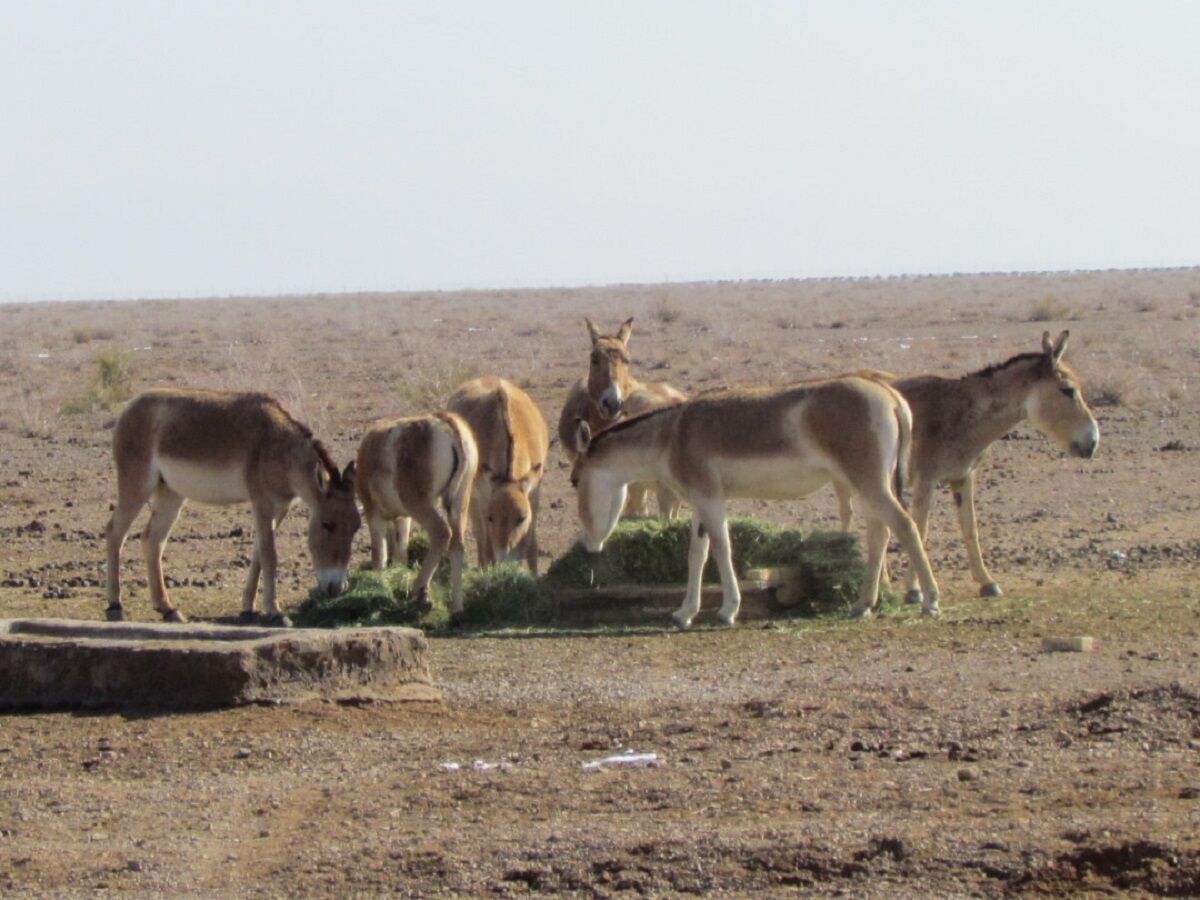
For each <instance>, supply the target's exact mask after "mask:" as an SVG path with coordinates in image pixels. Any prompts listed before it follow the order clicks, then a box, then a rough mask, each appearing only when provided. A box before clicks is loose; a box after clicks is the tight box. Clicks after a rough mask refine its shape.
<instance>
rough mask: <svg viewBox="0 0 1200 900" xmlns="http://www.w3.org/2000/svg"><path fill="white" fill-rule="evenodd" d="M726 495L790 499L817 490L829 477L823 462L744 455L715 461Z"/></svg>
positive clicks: (757, 498) (759, 498)
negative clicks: (812, 462) (813, 462)
mask: <svg viewBox="0 0 1200 900" xmlns="http://www.w3.org/2000/svg"><path fill="white" fill-rule="evenodd" d="M717 471H718V474H719V476H720V478H721V486H722V489H723V492H724V494H725V496H726V497H744V498H749V499H755V500H794V499H796V498H798V497H806V496H808V495H809V494H811V493H813V492H814V491H817V490H819V489H820V488H822V487H823V486H825V485H826V484H828V483H829V482H830V480H831V476H830V473H829V471H828V470H827V469H826V468H825V467H824V466H816V465H811V464H805V463H804V462H803V461H801V460H798V459H796V458H795V457H790V458H787V457H785V458H779V459H765V458H762V457H747V458H742V459H731V460H722V461H721V462H720V463H718V465H717Z"/></svg>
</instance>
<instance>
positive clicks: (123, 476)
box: [104, 460, 158, 622]
mask: <svg viewBox="0 0 1200 900" xmlns="http://www.w3.org/2000/svg"><path fill="white" fill-rule="evenodd" d="M140 463H141V461H140V460H139V461H136V462H134V463H130V464H127V465H125V466H122V465H120V464H119V463H118V466H117V506H116V509H114V510H113V514H112V517H111V518H110V519H109V520H108V525H106V526H105V528H104V537H105V544H106V549H107V562H106V571H105V576H106V577H105V596H106V598H107V600H108V608H107V609H106V610H105V611H104V614H105V617H106V618H107V619H108V620H109V621H110V622H120V621H122V620H123V619H124V618H125V609H124V607H122V606H121V548H122V547H124V546H125V536H126V535H127V534H128V533H129V528H130V526H131V525H133V520H134V519H136V518H137V516H138V513H140V512H141V511H142V507H143V506H145V505H146V502H147V501H148V500H149V499H150V495H151V494H152V493H153V492H154V485H155V482H156V481H157V480H158V476H157V475H156V474H155V473H153V472H150V471H148V467H147V468H146V469H143V471H137V469H139V468H142V466H141V465H140Z"/></svg>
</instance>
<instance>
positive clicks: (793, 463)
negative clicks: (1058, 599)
mask: <svg viewBox="0 0 1200 900" xmlns="http://www.w3.org/2000/svg"><path fill="white" fill-rule="evenodd" d="M587 328H588V333H589V336H590V339H591V356H590V362H589V367H588V374H587V376H586V378H582V379H580V381H579V382H578V383H577V384H575V385H574V386H573V387H572V388H571V391H570V393H569V395H568V397H567V400H566V403H565V405H564V407H563V411H562V415H561V417H560V420H559V425H558V437H559V440H560V442H561V444H562V447H563V450H564V452H565V453H566V455H567V456H568V458H569V459H570V461H571V464H572V469H571V484H572V486H573V487H574V488H575V491H576V496H577V501H578V513H579V520H580V524H581V526H582V540H583V542H584V544H585V545H586V546H587V548H588V550H590V551H592V552H596V553H599V552H601V551H602V549H603V547H604V542H605V541H606V540H607V539H608V537H609V535H610V534H611V533H612V531H613V529H614V528H615V527H616V524H617V522H618V520H619V519H620V517H621V516H622V515H631V514H632V515H646V514H647V511H648V510H647V498H648V496H649V494H650V493H651V492H653V493H654V494H655V495H656V497H657V501H658V511H659V514H660V515H665V516H674V515H676V514H677V513H678V511H679V509H680V506H681V504H682V503H687V504H688V505H689V506H690V507H691V509H692V524H691V544H690V549H689V552H688V585H687V592H686V595H685V598H684V601H683V604H682V605H681V606H680V608H679V609H678V610H677V611H676V612H675V613H674V618H675V621H676V623H677V624H678V625H679V626H680V627H682V628H686V627H688V626H689V625H690V624H691V622H692V619H693V618H694V617H695V615H696V614H697V612H698V611H699V609H700V586H701V578H702V573H703V570H704V565H705V562H706V561H707V559H708V555H709V553H710V551H711V552H712V554H713V556H714V557H715V558H716V561H717V567H718V570H719V573H720V577H721V585H722V589H723V602H722V604H721V608H720V611H719V613H718V615H719V617H720V619H721V620H722V621H723V622H724V623H726V624H729V625H732V624H734V622H735V621H736V619H737V614H738V607H739V604H740V600H741V598H740V594H739V590H738V582H737V578H736V576H735V572H734V568H733V560H732V557H731V548H730V539H729V527H728V519H727V513H726V501H727V500H728V499H731V498H737V497H743V498H761V499H792V498H798V497H803V496H805V495H807V494H810V493H812V492H813V491H816V490H818V489H819V488H821V487H822V486H823V485H825V484H832V485H833V487H834V490H835V491H836V493H837V497H838V501H839V507H840V511H841V519H842V524H843V527H845V528H849V526H850V521H851V516H852V508H853V507H852V500H854V499H857V501H858V503H859V508H860V511H861V512H862V514H863V516H864V517H865V519H866V523H867V543H866V549H867V577H866V578H865V579H864V583H863V588H862V593H861V595H860V596H859V599H858V602H857V604H856V605H855V607H854V614H855V615H859V616H869V615H871V613H872V611H873V610H874V608H875V606H876V604H877V602H878V596H879V583H880V580H881V578H882V577H884V576H885V574H886V573H885V567H884V554H885V550H886V548H887V542H888V538H889V536H890V535H891V534H895V535H896V538H897V540H898V541H899V543H900V546H901V548H902V549H903V550H904V552H905V554H906V556H907V557H908V559H909V563H910V564H909V567H908V581H907V585H906V587H907V589H908V593H907V599H908V600H909V601H910V602H914V603H921V604H922V610H923V612H924V613H925V614H927V615H937V613H938V587H937V582H936V580H935V579H934V576H933V572H932V571H931V569H930V566H929V560H928V558H927V557H926V555H925V549H924V543H923V542H924V539H925V534H926V527H927V524H928V520H929V509H930V505H931V503H932V500H933V491H934V488H935V487H936V486H937V485H938V484H940V483H943V482H944V483H947V484H948V485H949V486H950V488H951V491H952V493H953V496H954V501H955V504H956V506H957V508H958V519H959V525H960V527H961V530H962V535H963V540H964V543H965V545H966V548H967V555H968V558H969V560H970V565H971V572H972V574H973V576H974V578H975V580H976V581H977V582H978V583H979V585H980V594H981V595H982V596H985V597H986V596H997V595H999V594H1000V587H999V585H998V584H997V583H996V581H995V579H993V578H992V576H991V574H990V573H989V572H988V569H987V567H986V565H985V564H984V562H983V555H982V552H981V551H980V548H979V536H978V532H977V529H976V522H975V506H974V472H975V468H976V466H977V465H978V463H979V461H980V459H981V457H982V455H983V453H984V451H985V450H986V449H987V448H988V447H989V446H990V445H991V444H992V443H993V442H994V441H996V440H998V439H999V438H1000V437H1002V436H1003V435H1004V434H1006V433H1007V432H1008V431H1010V430H1011V429H1012V428H1014V427H1015V426H1016V425H1017V424H1018V423H1020V422H1022V421H1024V420H1028V421H1030V422H1031V423H1032V424H1033V426H1034V427H1035V428H1037V429H1038V430H1039V431H1042V432H1043V433H1045V434H1046V435H1048V436H1049V437H1051V438H1052V439H1054V440H1055V441H1056V442H1057V443H1059V444H1060V445H1061V446H1062V447H1063V448H1064V449H1066V450H1067V451H1068V452H1069V453H1070V454H1071V455H1073V456H1078V457H1084V458H1090V457H1092V456H1093V455H1094V454H1095V452H1096V447H1097V443H1098V441H1099V430H1098V428H1097V426H1096V420H1095V418H1094V417H1093V416H1092V414H1091V412H1090V410H1089V409H1088V407H1087V404H1086V403H1085V402H1084V399H1083V392H1082V387H1081V384H1080V382H1079V379H1078V377H1077V376H1076V375H1075V373H1074V372H1073V371H1072V370H1071V369H1070V367H1068V366H1067V365H1066V364H1065V363H1064V362H1063V354H1064V352H1065V351H1066V347H1067V338H1068V332H1066V331H1064V332H1063V333H1062V334H1060V335H1059V337H1058V339H1057V340H1056V341H1051V340H1050V334H1049V332H1046V333H1044V334H1043V336H1042V348H1041V351H1040V352H1036V353H1024V354H1020V355H1018V356H1014V357H1012V358H1011V359H1008V360H1006V361H1005V362H1002V363H998V364H996V365H992V366H988V367H987V368H985V369H982V370H980V371H978V372H974V373H971V374H968V375H964V376H962V377H961V378H943V377H939V376H934V375H924V376H917V377H913V378H900V377H897V376H895V375H891V374H889V373H886V372H878V371H867V370H864V371H859V372H853V373H849V374H845V375H838V376H835V377H831V378H825V379H818V380H812V381H804V382H800V383H797V384H793V385H790V386H787V387H782V388H748V389H741V390H729V391H721V392H713V393H707V394H702V395H700V396H698V397H695V398H693V399H688V398H687V397H685V395H684V394H683V393H681V392H680V391H679V390H677V389H675V388H674V387H672V386H670V385H668V384H662V383H651V384H643V383H640V382H638V381H637V380H636V379H635V378H634V377H633V375H632V374H631V373H630V371H629V366H630V363H631V361H632V357H631V355H630V351H629V338H630V335H631V333H632V331H633V320H632V319H630V320H628V321H626V322H624V323H623V324H622V325H621V327H620V329H619V330H618V331H617V333H616V334H614V335H611V336H605V335H602V334H601V333H600V331H599V330H598V329H597V328H596V326H595V325H593V324H592V322H591V321H590V320H589V321H587ZM549 437H550V435H549V428H548V427H547V424H546V421H545V419H544V418H543V417H542V415H541V413H540V412H539V410H538V408H537V406H536V404H535V403H534V402H533V400H532V399H531V398H530V397H529V395H528V394H526V393H525V392H524V391H522V390H521V389H520V388H518V387H517V386H516V385H514V384H512V383H511V382H509V381H506V380H504V379H502V378H480V379H475V380H472V381H469V382H467V383H466V384H464V385H462V386H461V387H460V388H459V389H458V390H457V391H455V393H454V394H453V395H452V396H451V398H450V400H449V402H448V404H447V408H446V410H444V411H439V412H435V413H432V414H429V415H425V416H415V417H409V418H396V419H386V420H382V421H379V422H376V423H375V424H373V425H371V426H370V428H369V429H368V430H367V432H366V434H365V435H364V436H363V439H362V442H361V444H360V446H359V448H358V455H357V458H356V460H355V461H354V462H351V463H350V464H349V465H347V466H346V467H345V469H339V468H338V466H337V464H336V463H335V462H334V461H333V458H332V457H331V456H330V454H329V452H328V451H327V450H326V448H325V447H324V446H323V445H322V444H321V442H320V441H319V440H317V439H316V438H315V437H314V436H313V433H312V432H311V431H310V430H309V429H308V428H307V427H306V426H305V425H303V424H302V423H300V422H298V421H297V420H296V419H294V418H293V417H292V416H291V415H290V414H289V413H288V412H287V411H286V410H285V409H284V408H283V407H282V406H281V405H280V404H279V403H278V401H276V400H274V399H272V398H271V397H268V396H265V395H263V394H246V393H223V392H217V391H204V390H186V389H155V390H150V391H147V392H145V393H143V394H141V395H140V396H138V397H136V398H135V399H134V400H132V401H131V402H130V403H129V405H128V406H126V408H125V409H124V411H123V412H122V413H121V416H120V418H119V419H118V421H117V425H116V429H115V432H114V436H113V456H114V459H115V462H116V469H117V503H116V506H115V509H114V512H113V515H112V518H111V520H110V521H109V523H108V526H107V529H106V538H107V573H108V580H107V598H108V608H107V611H106V612H107V616H108V618H109V619H113V620H120V619H122V618H124V608H123V607H122V605H121V592H120V556H121V548H122V546H123V544H124V541H125V535H126V533H127V532H128V531H129V528H130V526H131V525H132V523H133V520H134V519H135V518H136V517H137V515H138V513H139V512H140V511H141V509H142V507H143V506H145V505H146V504H149V505H150V509H151V513H150V519H149V522H148V523H147V525H146V527H145V529H144V530H143V532H142V544H143V548H144V551H145V557H146V566H147V570H148V581H149V588H150V597H151V600H152V601H153V603H154V607H155V609H156V610H157V611H158V612H159V614H160V615H161V616H162V617H163V619H165V620H166V621H171V622H179V621H183V616H182V614H181V613H180V612H179V611H178V610H177V609H176V608H175V607H174V606H173V605H172V604H171V601H170V599H169V597H168V595H167V590H166V585H165V583H164V580H163V571H162V551H163V545H164V544H165V543H166V540H167V536H168V535H169V534H170V531H171V528H172V526H173V525H174V524H175V520H176V519H177V518H178V516H179V513H180V510H181V509H182V508H183V504H184V502H185V501H186V500H195V501H196V502H199V503H209V504H221V505H224V504H232V503H247V502H248V503H249V504H250V506H251V509H252V510H253V512H254V526H255V542H254V552H253V556H252V558H251V562H250V567H249V572H248V576H247V579H246V585H245V589H244V591H243V594H242V619H243V621H245V622H254V621H259V618H258V615H257V613H256V611H255V598H256V596H257V592H258V587H259V580H260V578H261V580H262V596H263V608H264V610H265V616H264V617H263V619H262V622H263V623H264V624H268V625H288V624H290V622H289V621H288V619H287V617H286V616H285V615H284V614H283V612H282V611H281V610H280V608H279V604H278V601H277V599H276V572H277V557H276V551H275V531H276V529H277V528H278V527H279V524H280V522H281V521H283V518H284V516H285V515H286V514H287V511H288V509H289V508H290V506H291V505H292V503H293V502H294V501H295V500H296V498H299V499H300V500H302V501H303V502H304V504H305V505H306V506H307V507H308V509H309V527H308V548H309V554H310V556H311V557H312V563H313V568H314V571H315V574H316V581H317V585H316V587H317V590H318V591H319V592H320V593H323V594H325V595H328V596H332V595H336V594H338V593H340V592H341V591H343V590H345V587H346V580H347V572H348V570H349V566H350V557H351V546H352V542H353V539H354V535H355V533H356V532H357V531H358V529H359V527H360V526H361V524H362V519H363V518H365V519H366V522H367V528H368V530H369V532H370V536H371V564H372V566H373V567H374V568H376V569H379V570H382V569H384V568H386V567H387V566H388V565H389V563H390V562H396V561H400V562H407V559H408V552H407V544H408V536H409V530H410V526H411V520H412V519H416V521H417V522H418V523H419V524H420V525H421V527H422V528H424V529H425V531H426V532H427V533H428V535H429V550H428V552H427V554H426V556H425V559H424V560H423V562H422V565H421V570H420V572H419V574H418V575H417V578H416V581H415V583H414V592H415V595H416V598H417V600H418V602H419V603H422V604H427V603H428V588H429V583H430V580H431V579H432V577H433V574H434V571H435V569H436V568H437V566H438V564H439V563H440V562H441V560H442V559H443V558H444V557H445V556H447V555H449V557H450V568H451V609H452V612H454V613H456V614H458V613H461V612H462V569H463V558H464V553H465V548H464V539H465V535H466V528H467V521H468V517H469V518H470V522H471V528H472V530H473V533H474V535H475V541H476V544H477V546H478V562H479V565H480V566H481V567H482V566H488V565H491V564H493V563H495V562H498V561H502V560H508V559H513V558H521V559H524V560H525V562H526V564H527V565H528V566H529V569H530V571H532V572H534V573H536V571H537V557H538V543H537V517H538V510H539V507H540V499H541V481H542V477H543V475H544V474H545V470H546V463H547V453H548V450H549V445H550V440H549ZM906 482H907V483H909V484H911V487H912V493H913V511H912V514H911V515H910V513H909V512H908V510H907V509H906V507H905V505H904V501H903V492H904V486H905V484H906ZM360 507H361V517H360Z"/></svg>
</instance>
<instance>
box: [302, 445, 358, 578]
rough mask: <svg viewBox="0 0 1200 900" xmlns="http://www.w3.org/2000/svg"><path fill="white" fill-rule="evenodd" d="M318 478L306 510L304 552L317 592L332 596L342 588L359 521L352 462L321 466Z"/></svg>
mask: <svg viewBox="0 0 1200 900" xmlns="http://www.w3.org/2000/svg"><path fill="white" fill-rule="evenodd" d="M318 480H319V484H320V493H319V494H318V500H317V504H316V505H315V506H314V507H313V508H312V509H310V510H309V520H308V552H309V555H310V556H311V557H312V562H313V569H314V571H315V572H316V576H317V593H319V594H320V595H322V596H325V597H336V596H337V595H338V594H340V593H341V592H342V591H344V590H345V589H346V573H347V571H348V570H349V568H350V550H351V545H352V544H353V543H354V533H355V532H356V531H358V529H359V527H360V526H361V525H362V519H361V518H360V517H359V514H358V505H357V503H355V500H354V463H350V464H349V465H348V466H346V468H345V470H344V471H343V472H341V473H338V471H337V469H336V468H335V469H333V470H332V471H331V472H329V471H326V470H325V469H324V467H322V468H321V471H320V473H319V479H318Z"/></svg>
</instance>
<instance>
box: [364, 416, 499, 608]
mask: <svg viewBox="0 0 1200 900" xmlns="http://www.w3.org/2000/svg"><path fill="white" fill-rule="evenodd" d="M478 465H479V453H478V451H477V450H476V448H475V439H474V437H472V436H471V429H470V428H469V427H467V423H466V422H464V421H463V420H462V419H460V418H459V417H458V416H456V415H454V414H453V413H437V414H435V415H432V416H419V417H415V418H408V419H384V420H382V421H380V422H376V423H375V424H374V425H372V426H371V427H370V428H369V429H368V430H367V433H366V434H365V435H363V439H362V443H361V444H359V446H358V479H357V488H358V499H359V500H360V501H362V505H363V515H364V517H365V518H366V520H367V528H368V529H369V530H370V532H371V565H372V566H373V567H374V568H375V569H377V570H379V571H383V570H384V569H386V568H387V565H388V556H389V553H390V552H392V551H393V550H395V549H396V548H393V547H390V546H389V544H390V543H391V540H389V533H390V532H391V531H392V529H391V527H390V526H391V525H392V524H393V523H394V520H397V519H400V520H402V521H401V523H399V524H400V533H401V535H402V538H403V541H404V543H405V545H407V539H408V525H409V523H408V522H407V521H406V520H407V519H408V518H409V517H412V518H414V519H416V520H417V521H418V522H419V523H420V524H421V527H422V528H424V529H425V531H426V532H427V533H428V535H429V552H428V553H427V554H426V555H425V559H424V561H423V562H422V563H421V571H420V573H419V574H418V575H417V580H416V582H415V583H414V585H413V597H414V599H415V600H416V602H417V604H418V605H419V606H423V607H425V608H426V609H428V608H429V582H430V581H431V580H432V578H433V573H434V571H435V570H436V569H437V566H438V563H439V562H441V561H442V557H443V556H445V555H446V552H447V548H448V549H449V552H450V609H451V611H452V612H453V613H454V614H455V615H458V614H460V613H461V612H462V569H463V532H464V526H465V525H466V518H467V507H468V506H469V504H470V502H471V484H472V482H473V481H474V480H475V471H476V468H477V467H478ZM439 507H440V508H439ZM400 549H401V553H402V554H403V556H404V558H405V559H407V552H408V548H407V546H404V547H403V548H400Z"/></svg>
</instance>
